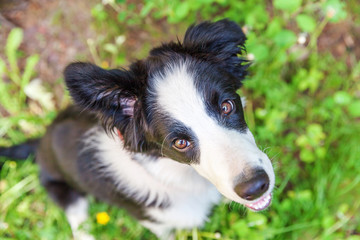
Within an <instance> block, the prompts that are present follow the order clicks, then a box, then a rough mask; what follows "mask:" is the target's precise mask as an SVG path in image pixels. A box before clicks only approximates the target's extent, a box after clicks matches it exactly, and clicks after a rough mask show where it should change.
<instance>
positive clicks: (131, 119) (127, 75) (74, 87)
mask: <svg viewBox="0 0 360 240" xmlns="http://www.w3.org/2000/svg"><path fill="white" fill-rule="evenodd" d="M134 66H135V65H133V68H134ZM133 70H134V69H130V70H123V69H112V70H105V69H102V68H100V67H98V66H96V65H93V64H90V63H72V64H70V65H69V66H67V67H66V69H65V71H64V76H65V82H66V85H67V87H68V89H69V91H70V95H71V96H72V98H73V99H74V102H75V103H76V104H77V105H79V106H80V107H82V108H83V109H86V110H90V111H92V112H96V113H98V114H99V115H100V117H101V118H102V120H103V122H104V125H105V129H106V130H113V129H114V127H116V128H118V129H119V130H120V131H121V132H122V134H123V135H124V140H125V145H127V146H128V147H129V148H131V149H136V148H137V146H138V145H141V144H142V143H141V141H143V140H144V139H143V136H144V133H140V132H131V129H136V126H137V125H139V124H141V125H142V126H143V125H144V123H143V122H142V121H143V119H142V111H141V102H140V101H139V99H140V98H141V97H142V96H143V94H144V93H143V92H144V91H145V90H144V89H145V86H146V83H145V78H146V74H143V73H141V72H139V71H133ZM130 125H133V126H130ZM129 129H130V130H129ZM125 135H126V136H125Z"/></svg>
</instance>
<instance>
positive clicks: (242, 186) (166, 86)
mask: <svg viewBox="0 0 360 240" xmlns="http://www.w3.org/2000/svg"><path fill="white" fill-rule="evenodd" d="M245 39H246V37H245V35H244V33H243V32H242V30H241V28H240V27H239V26H238V25H237V24H235V23H234V22H231V21H229V20H221V21H218V22H213V23H211V22H203V23H200V24H198V25H194V26H191V27H190V28H189V29H188V30H187V31H186V34H185V37H184V40H183V41H182V42H180V41H178V42H170V43H167V44H163V45H162V46H160V47H157V48H154V49H152V50H151V51H150V54H149V56H148V57H147V58H145V59H143V60H139V61H136V62H134V63H132V64H131V65H130V66H129V68H128V69H123V68H121V69H112V70H105V69H102V68H100V67H97V66H95V65H93V64H91V63H73V64H70V65H69V66H68V67H67V68H66V69H65V72H64V75H65V81H66V85H67V87H68V89H69V91H70V94H71V96H72V98H73V99H74V102H75V104H76V105H75V106H72V107H69V108H68V109H67V110H65V111H64V112H62V113H61V114H60V115H59V116H58V117H57V119H56V120H55V121H54V123H53V124H52V125H51V126H50V127H49V128H48V131H47V133H46V135H45V136H44V137H43V138H42V139H41V140H40V142H39V145H38V146H37V150H36V161H37V162H38V163H39V165H40V168H41V176H40V177H41V182H42V184H43V185H44V186H45V188H46V189H47V191H48V192H49V194H50V195H51V197H52V198H53V199H54V200H55V201H56V202H57V203H58V204H59V205H60V206H61V207H63V208H64V210H65V212H66V216H67V218H68V220H69V223H70V225H71V227H72V230H73V232H74V235H75V238H80V237H81V236H80V235H78V236H77V234H80V233H79V231H77V229H78V227H79V225H80V224H81V223H82V222H83V221H84V220H85V219H86V218H87V207H88V206H87V200H86V198H85V194H91V195H93V196H95V197H96V198H97V199H100V200H102V201H104V202H107V203H109V204H112V205H116V206H119V207H122V208H126V209H127V210H128V212H129V213H130V214H131V215H133V216H134V217H136V218H137V219H139V221H140V222H141V223H142V224H143V225H144V226H145V227H147V228H148V229H150V230H151V231H152V232H153V233H155V234H156V235H157V236H158V237H160V238H165V239H167V238H168V237H169V234H170V233H171V231H172V230H173V229H178V228H193V227H201V226H203V224H204V222H205V221H206V220H207V217H208V215H209V214H210V212H211V209H212V207H213V206H214V205H215V204H217V203H218V202H219V201H220V199H221V197H220V193H221V194H222V195H224V196H225V197H227V198H228V199H230V200H232V201H235V202H238V203H241V204H244V205H245V206H246V207H248V208H250V209H251V210H253V211H260V210H263V209H265V208H267V207H268V206H269V204H270V202H271V192H272V190H273V188H274V182H275V175H274V171H273V168H272V165H271V162H270V160H269V158H268V157H267V155H266V154H264V153H263V152H262V151H260V150H259V148H258V147H257V146H256V143H255V140H254V137H253V135H252V134H251V132H250V131H249V129H248V127H247V125H246V123H245V120H244V113H243V104H242V101H241V98H240V97H239V95H238V94H237V93H236V90H237V89H239V88H240V87H241V85H242V81H243V80H244V78H245V76H246V69H247V65H248V64H247V61H246V60H244V59H242V58H241V57H239V55H240V54H241V53H242V52H243V51H245V47H244V42H245Z"/></svg>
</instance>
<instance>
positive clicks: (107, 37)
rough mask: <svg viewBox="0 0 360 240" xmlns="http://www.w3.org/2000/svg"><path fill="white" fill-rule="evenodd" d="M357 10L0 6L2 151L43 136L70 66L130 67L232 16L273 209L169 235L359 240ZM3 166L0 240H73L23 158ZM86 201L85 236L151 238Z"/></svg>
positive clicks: (206, 3) (352, 6)
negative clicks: (270, 169) (246, 65)
mask: <svg viewBox="0 0 360 240" xmlns="http://www.w3.org/2000/svg"><path fill="white" fill-rule="evenodd" d="M359 13H360V4H359V2H358V1H357V0H349V1H340V0H322V1H310V0H291V1H290V0H273V1H270V0H267V1H265V0H244V1H238V0H229V1H227V0H185V1H180V0H173V1H171V2H170V1H164V0H146V1H138V0H135V1H125V0H103V1H102V2H101V1H95V0H84V1H72V0H63V1H60V0H57V1H55V0H54V1H47V0H2V1H0V24H1V25H0V46H1V50H0V146H10V145H13V144H17V143H21V142H22V141H24V140H25V139H28V138H33V137H39V136H41V135H42V134H43V133H44V131H45V128H46V125H48V124H49V123H51V121H52V120H53V119H54V117H55V116H56V114H57V112H58V111H60V110H61V109H63V108H64V107H66V106H67V105H69V104H70V103H71V100H70V98H69V96H68V93H67V92H66V91H65V87H64V84H63V77H62V70H63V68H64V67H65V66H66V64H68V63H70V62H72V61H91V62H95V63H96V64H98V65H100V66H102V67H104V68H111V67H117V66H126V65H128V64H129V63H130V62H131V61H133V60H135V59H140V58H143V57H145V56H146V55H147V52H148V51H149V50H150V49H151V48H152V47H154V46H157V45H159V44H161V42H166V41H169V40H176V37H177V36H178V37H179V39H182V37H183V35H184V32H185V30H186V28H187V27H188V26H189V25H190V24H193V23H195V22H199V21H201V20H211V21H215V20H218V19H222V18H225V17H226V18H229V19H231V20H233V21H235V22H237V23H238V24H240V25H241V26H242V27H243V30H244V32H245V33H246V35H247V38H248V41H247V44H246V46H247V56H246V57H247V58H248V59H250V60H251V61H252V65H251V67H250V76H249V77H248V80H247V81H246V82H245V85H244V87H243V88H242V89H240V90H239V94H240V95H241V96H246V97H247V107H246V109H245V114H246V118H247V122H248V125H249V127H250V129H251V130H252V132H253V134H254V136H255V138H256V140H257V143H258V145H259V146H260V148H261V149H263V151H265V152H266V153H267V154H268V155H269V157H270V158H271V159H272V161H273V163H274V166H275V172H276V175H277V179H276V189H275V191H274V196H273V203H272V205H271V207H270V208H269V209H268V210H266V211H265V212H261V213H253V212H250V211H247V210H246V209H245V208H244V207H242V206H240V205H239V204H236V203H229V202H226V201H224V202H223V203H222V204H220V205H219V206H218V207H216V208H215V210H214V214H213V215H212V216H211V218H210V219H209V221H208V223H207V224H206V226H205V227H204V228H203V229H193V230H190V231H178V232H177V233H176V238H177V239H197V240H199V239H203V240H205V239H247V240H257V239H327V240H331V239H349V240H350V239H351V240H360V62H359V59H360V47H359V46H360V17H359ZM0 161H1V163H2V164H3V167H2V169H1V172H0V239H61V240H63V239H71V231H70V227H69V225H68V224H67V221H66V218H65V216H64V214H63V212H62V211H61V210H60V209H59V208H57V207H56V206H55V204H54V203H52V202H51V201H50V200H49V198H48V197H47V196H46V193H45V191H44V189H43V188H42V187H41V186H40V184H39V180H38V178H37V174H38V167H37V166H36V165H35V164H34V163H33V162H32V161H31V159H29V160H27V161H25V162H15V161H12V160H11V159H4V158H2V159H0ZM90 201H91V202H92V205H91V208H90V218H89V220H88V221H87V222H86V223H85V224H84V226H83V227H84V228H86V229H87V230H89V231H90V232H91V233H92V234H94V235H95V237H96V239H155V237H154V236H153V235H152V234H151V233H150V232H148V231H147V230H145V229H143V228H142V227H141V226H139V225H138V224H137V223H136V221H134V220H133V219H131V218H130V217H129V216H127V215H126V213H125V212H124V211H123V210H120V209H117V208H115V207H111V206H108V205H106V204H102V203H99V202H97V201H96V200H94V199H92V198H90ZM99 212H106V213H107V214H108V215H109V216H110V221H109V222H108V223H107V224H100V223H98V222H97V221H96V215H97V213H99Z"/></svg>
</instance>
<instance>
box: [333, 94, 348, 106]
mask: <svg viewBox="0 0 360 240" xmlns="http://www.w3.org/2000/svg"><path fill="white" fill-rule="evenodd" d="M334 100H335V103H337V104H339V105H347V104H349V103H350V102H351V95H350V94H349V93H347V92H345V91H338V92H336V93H335V95H334Z"/></svg>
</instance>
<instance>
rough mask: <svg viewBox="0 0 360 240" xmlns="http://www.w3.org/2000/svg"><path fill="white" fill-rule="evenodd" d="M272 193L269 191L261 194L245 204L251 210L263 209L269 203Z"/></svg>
mask: <svg viewBox="0 0 360 240" xmlns="http://www.w3.org/2000/svg"><path fill="white" fill-rule="evenodd" d="M271 198H272V195H271V193H269V194H267V195H265V196H262V197H261V198H259V199H257V200H255V201H254V202H252V203H248V204H245V206H246V207H248V208H250V209H251V210H253V211H255V212H258V211H262V210H265V209H266V208H267V207H268V206H269V205H270V203H271Z"/></svg>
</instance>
